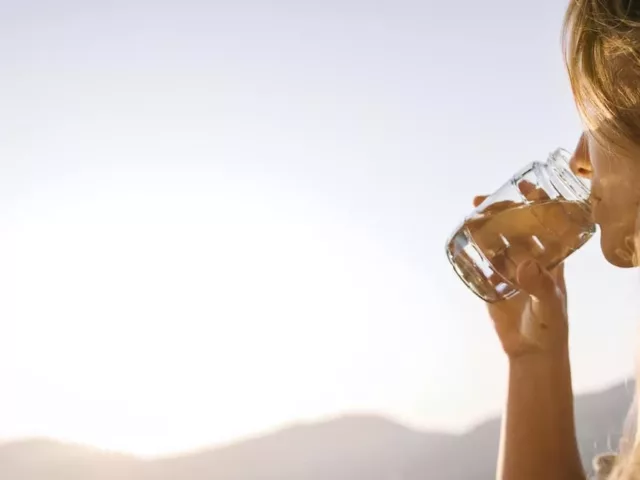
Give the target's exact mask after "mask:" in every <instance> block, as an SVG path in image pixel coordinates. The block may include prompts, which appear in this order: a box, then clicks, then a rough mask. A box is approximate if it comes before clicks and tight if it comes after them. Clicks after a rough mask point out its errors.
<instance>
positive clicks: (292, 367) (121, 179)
mask: <svg viewBox="0 0 640 480" xmlns="http://www.w3.org/2000/svg"><path fill="white" fill-rule="evenodd" d="M563 10H564V4H563V2H557V1H555V0H540V1H538V2H536V4H535V6H534V5H533V4H531V3H522V2H520V3H518V2H513V1H507V0H487V1H484V2H478V1H477V0H459V1H456V2H443V1H441V0H422V1H417V0H410V1H408V0H382V1H379V2H374V3H372V2H365V1H363V0H341V1H335V0H333V1H324V2H300V1H297V2H294V1H292V0H290V1H288V2H285V1H269V2H267V1H262V2H258V1H233V2H227V1H215V0H214V1H209V2H202V1H196V0H181V1H178V0H170V1H157V0H155V1H142V0H118V1H111V2H105V1H99V2H98V1H80V0H76V1H71V0H58V1H56V2H50V1H44V0H41V1H31V0H23V1H19V2H18V1H14V0H0V69H1V74H0V391H2V395H0V438H5V439H10V438H16V437H24V436H33V435H46V436H52V437H56V438H61V439H65V440H72V441H78V442H84V443H89V444H93V445H97V446H101V447H105V448H112V449H117V450H124V451H128V452H133V453H138V454H142V455H158V454H164V453H167V452H174V451H182V450H188V449H191V448H196V447H201V446H204V445H216V444H220V443H225V442H229V441H233V440H236V439H239V438H243V437H246V436H248V435H254V434H257V433H260V432H264V431H269V430H271V429H273V428H278V427H280V426H282V425H286V424H289V423H291V422H296V421H306V420H313V419H316V418H323V417H325V416H332V415H338V414H343V413H350V412H368V413H379V414H382V415H386V416H389V417H392V418H395V419H397V420H399V421H402V422H404V423H407V424H409V425H412V426H416V427H420V428H428V429H443V430H452V431H459V430H461V429H465V428H468V427H470V426H472V425H473V424H474V423H476V422H478V421H480V420H482V419H484V418H486V417H487V416H488V415H493V414H496V413H497V412H499V410H500V408H501V406H502V403H503V399H504V392H505V386H506V377H505V362H504V359H503V355H502V353H501V351H500V348H499V346H498V343H497V340H496V339H495V336H494V334H493V332H492V329H491V326H490V324H489V321H488V319H487V317H486V315H485V312H484V308H483V305H482V303H481V302H480V301H479V300H478V299H476V298H475V297H474V296H473V295H472V294H471V293H470V292H469V291H467V290H466V288H465V287H464V286H463V285H462V283H460V281H459V280H458V279H457V277H456V276H455V274H454V273H453V271H452V270H451V268H450V267H449V265H448V263H447V260H446V258H445V255H444V242H445V239H446V237H447V236H448V234H449V233H450V232H451V230H452V228H454V227H455V226H456V224H457V223H458V222H459V221H460V220H461V218H462V217H463V216H464V215H465V214H466V213H467V212H468V211H469V209H470V203H471V199H472V197H473V196H474V195H475V194H479V193H486V192H490V191H491V190H493V189H495V188H496V187H498V186H499V185H500V184H501V183H502V182H503V181H504V180H505V179H507V178H508V177H509V176H510V175H511V174H512V173H513V172H515V171H517V170H518V169H519V168H520V167H521V166H522V165H524V164H525V163H527V162H530V161H534V160H543V159H545V158H546V155H547V153H548V152H550V151H551V150H553V149H555V148H556V147H557V146H564V147H566V148H573V146H574V144H575V143H576V141H577V138H578V135H579V132H580V122H579V120H578V117H577V114H576V112H575V108H574V106H573V102H572V99H571V95H570V91H569V86H568V82H567V79H566V76H565V72H564V67H563V63H562V56H561V52H560V28H561V22H562V15H563ZM638 280H639V279H638V275H637V273H636V272H634V271H626V272H624V271H616V270H615V269H613V268H612V267H609V266H607V265H606V264H605V262H604V260H602V259H601V258H600V254H599V249H598V242H597V240H594V241H593V242H592V243H591V244H590V245H588V246H587V247H585V249H584V250H583V251H581V252H579V253H578V254H576V256H575V257H573V258H571V260H570V261H569V263H568V279H567V283H568V285H569V289H570V295H571V300H572V304H571V316H572V324H571V326H572V357H573V362H574V380H575V385H576V389H577V390H578V391H579V392H581V391H586V390H591V389H596V388H601V387H603V386H606V385H608V384H611V383H612V382H615V381H618V380H620V379H622V378H624V377H625V376H627V375H629V374H630V373H631V372H632V370H633V363H634V362H633V358H634V354H633V351H634V347H635V344H636V341H635V337H636V330H637V327H636V319H637V317H638V316H639V315H638V314H639V313H640V304H639V302H638V301H637V300H636V299H635V297H636V292H637V288H638V284H639V283H640V282H639V281H638ZM602 291H603V292H604V293H602Z"/></svg>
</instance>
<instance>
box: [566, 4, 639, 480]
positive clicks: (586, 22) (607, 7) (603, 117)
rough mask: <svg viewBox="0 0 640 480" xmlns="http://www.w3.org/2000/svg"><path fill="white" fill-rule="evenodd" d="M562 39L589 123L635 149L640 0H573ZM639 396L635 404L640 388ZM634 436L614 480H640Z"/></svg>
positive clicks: (609, 143) (612, 143) (603, 139)
mask: <svg viewBox="0 0 640 480" xmlns="http://www.w3.org/2000/svg"><path fill="white" fill-rule="evenodd" d="M563 38H564V45H563V46H564V55H565V62H566V65H567V71H568V73H569V79H570V81H571V88H572V90H573V95H574V97H575V101H576V105H577V107H578V110H579V112H580V115H581V117H582V120H583V122H584V124H585V127H586V128H587V129H588V130H589V131H590V133H591V135H592V136H593V137H594V138H595V139H596V140H597V141H599V142H600V143H601V144H603V145H604V146H606V147H607V148H609V149H617V150H620V151H622V152H625V151H627V152H628V151H629V150H631V149H635V151H636V152H637V151H638V150H637V149H638V147H640V0H571V1H570V4H569V7H568V9H567V13H566V17H565V23H564V32H563ZM638 387H640V382H637V383H636V388H638ZM635 398H636V399H635V400H634V407H636V406H637V405H635V404H636V403H637V399H638V392H636V397H635ZM633 437H635V434H634V435H632V436H629V437H627V438H625V439H623V441H622V447H623V448H622V449H621V452H620V454H619V456H618V458H617V460H616V462H615V465H614V467H613V472H612V473H611V476H609V477H608V478H609V479H610V480H636V479H638V480H640V442H638V441H637V440H636V439H635V438H633Z"/></svg>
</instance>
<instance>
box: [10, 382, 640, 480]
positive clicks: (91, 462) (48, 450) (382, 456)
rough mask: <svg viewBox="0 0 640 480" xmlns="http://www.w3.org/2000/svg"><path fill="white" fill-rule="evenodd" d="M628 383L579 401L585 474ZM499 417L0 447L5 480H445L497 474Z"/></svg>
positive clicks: (615, 435) (626, 400) (304, 425)
mask: <svg viewBox="0 0 640 480" xmlns="http://www.w3.org/2000/svg"><path fill="white" fill-rule="evenodd" d="M633 392H634V384H633V382H624V383H621V384H616V385H613V386H611V387H607V388H603V389H600V390H598V391H596V392H591V393H588V394H585V395H579V396H578V397H576V407H575V415H576V424H577V432H578V439H579V445H580V450H581V453H582V455H583V460H584V464H585V467H586V468H589V467H590V465H591V460H592V458H593V456H594V455H596V454H598V453H604V452H606V451H609V450H611V447H613V446H614V445H615V444H616V443H617V441H618V439H619V438H620V436H621V434H622V426H623V423H624V419H625V418H626V416H627V411H628V409H629V406H630V404H631V400H632V398H633ZM499 433H500V418H499V417H494V418H491V419H488V420H487V421H485V422H482V423H480V424H478V425H476V426H475V427H472V428H470V429H469V430H467V431H465V432H463V433H459V434H449V433H443V432H437V431H436V432H432V431H422V430H417V429H413V428H411V427H408V426H406V425H403V424H402V423H400V422H397V421H395V420H392V419H390V418H387V417H382V416H377V415H368V414H365V415H343V416H336V417H332V418H329V419H326V420H319V421H314V422H296V423H293V424H291V425H289V426H287V427H285V428H282V429H278V430H276V431H273V432H271V433H267V434H263V435H257V436H254V437H252V438H249V439H247V440H243V441H241V442H237V443H233V444H228V445H225V446H221V447H217V448H209V449H200V450H197V451H193V452H188V453H183V454H175V455H170V456H164V457H160V458H157V459H144V458H141V457H137V456H134V455H128V454H124V453H118V452H112V451H107V450H103V449H99V448H94V447H90V446H85V445H78V444H74V443H70V442H59V441H56V440H54V439H49V438H31V439H22V440H18V441H10V442H2V443H0V471H1V472H3V478H6V479H7V480H18V479H19V480H45V479H46V480H63V479H64V480H107V479H113V478H117V479H118V480H169V479H175V478H181V479H185V480H211V479H220V480H276V479H277V480H327V479H331V480H355V479H363V478H366V479H367V480H400V479H402V480H418V479H420V480H422V479H424V478H432V475H431V472H434V471H436V472H439V473H438V477H439V478H442V479H444V480H476V479H478V480H480V479H486V478H492V477H494V476H495V463H496V457H497V449H498V439H499Z"/></svg>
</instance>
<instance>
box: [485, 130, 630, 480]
mask: <svg viewBox="0 0 640 480" xmlns="http://www.w3.org/2000/svg"><path fill="white" fill-rule="evenodd" d="M615 151H616V149H614V148H613V145H607V144H606V143H605V142H603V141H602V140H597V139H596V137H595V136H594V135H591V134H590V133H585V134H584V135H583V136H582V137H581V138H580V141H579V143H578V146H577V148H576V151H575V154H574V156H573V158H572V160H571V168H572V170H573V171H574V172H575V173H577V174H578V175H581V176H583V177H585V178H589V179H590V180H591V182H592V205H593V220H594V221H595V222H596V223H597V224H598V225H599V227H600V230H601V249H602V253H603V255H604V257H605V258H606V259H607V261H608V262H609V263H611V264H612V265H614V266H616V267H621V268H630V267H633V266H635V265H637V261H636V256H635V250H636V249H635V242H634V238H635V237H636V219H637V218H638V212H639V206H640V147H635V148H631V149H627V150H626V153H624V154H622V153H614V152H615ZM484 198H485V197H476V199H475V200H474V204H475V205H476V206H477V205H479V204H480V203H481V202H482V200H483V199H484ZM517 283H518V285H519V287H520V289H521V293H520V294H518V295H517V296H515V297H513V298H511V299H509V300H507V301H503V302H500V303H497V304H492V305H489V307H488V308H489V314H490V317H491V319H492V321H493V324H494V327H495V330H496V332H497V334H498V337H499V339H500V341H501V344H502V347H503V349H504V351H505V353H506V355H507V358H508V362H509V389H508V397H507V405H506V410H505V416H504V420H503V427H502V438H501V447H500V455H499V462H498V479H500V480H534V479H536V480H538V479H541V478H544V479H546V480H555V479H557V480H573V479H576V480H577V479H581V480H582V479H585V478H586V476H585V473H584V472H583V470H582V466H581V460H580V456H579V452H578V447H577V442H576V436H575V425H574V415H573V392H572V387H571V367H570V362H569V326H568V325H569V323H568V319H567V291H566V287H565V284H564V275H563V269H562V266H561V267H559V268H557V269H555V271H552V272H549V271H545V270H544V269H543V268H542V267H541V266H540V265H538V264H537V263H535V262H534V261H530V260H528V261H524V262H523V263H521V264H520V265H519V266H518V270H517Z"/></svg>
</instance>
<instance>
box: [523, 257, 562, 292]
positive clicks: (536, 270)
mask: <svg viewBox="0 0 640 480" xmlns="http://www.w3.org/2000/svg"><path fill="white" fill-rule="evenodd" d="M516 277H517V280H518V285H519V286H520V288H522V290H524V291H525V292H527V293H528V294H529V295H531V296H532V297H533V298H534V299H536V300H539V301H547V300H555V299H558V298H559V297H560V295H559V291H558V285H557V284H556V281H555V279H554V277H553V275H552V274H551V273H549V272H548V271H546V270H544V269H543V268H542V267H541V266H540V265H539V264H538V262H536V261H534V260H528V261H526V262H524V263H522V264H520V265H519V266H518V271H517V273H516Z"/></svg>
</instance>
